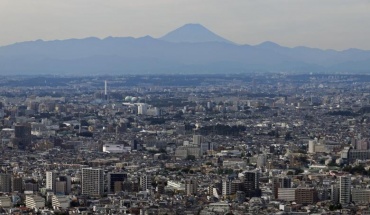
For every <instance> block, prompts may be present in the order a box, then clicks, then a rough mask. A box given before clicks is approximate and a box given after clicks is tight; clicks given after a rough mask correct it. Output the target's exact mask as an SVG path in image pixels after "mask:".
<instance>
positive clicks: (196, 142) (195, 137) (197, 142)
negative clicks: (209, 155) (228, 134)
mask: <svg viewBox="0 0 370 215" xmlns="http://www.w3.org/2000/svg"><path fill="white" fill-rule="evenodd" d="M203 142H204V137H203V136H202V135H193V144H194V145H198V146H199V145H200V144H201V143H203Z"/></svg>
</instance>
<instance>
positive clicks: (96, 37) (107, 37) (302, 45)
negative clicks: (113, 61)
mask: <svg viewBox="0 0 370 215" xmlns="http://www.w3.org/2000/svg"><path fill="white" fill-rule="evenodd" d="M190 24H195V25H201V26H203V27H205V28H207V26H204V25H202V24H201V23H185V24H184V25H182V26H179V27H178V28H175V29H172V30H170V31H169V32H172V31H174V30H177V29H179V28H181V27H183V26H186V25H190ZM207 29H208V28H207ZM208 30H210V31H212V29H208ZM169 32H166V33H164V34H163V35H161V36H159V37H154V36H152V35H149V34H147V35H144V36H137V37H135V36H105V37H99V36H93V35H92V36H87V37H81V38H75V37H71V38H64V39H60V38H55V39H42V38H39V39H35V40H25V41H18V42H14V43H11V44H5V45H1V44H0V47H5V46H11V45H14V44H19V43H25V42H36V41H42V42H53V41H65V40H84V39H88V38H95V39H99V40H105V39H109V38H134V39H140V38H145V37H148V36H149V37H151V38H153V39H160V38H161V37H163V36H165V35H167V34H168V33H169ZM212 32H213V31H212ZM218 36H220V37H223V35H218ZM223 38H224V39H227V40H229V39H228V38H225V37H223ZM230 41H231V42H233V43H234V44H235V45H239V46H243V45H250V46H258V45H261V44H265V43H274V44H277V45H279V46H282V47H287V48H297V47H307V48H313V49H320V50H324V51H328V50H333V51H345V50H350V49H358V50H363V51H370V48H369V49H362V48H355V47H350V48H346V49H332V48H328V49H325V48H320V47H311V46H307V45H305V44H301V45H297V46H286V45H283V44H280V43H278V42H276V41H269V40H266V41H262V42H260V43H256V44H251V43H245V44H240V43H237V42H235V41H232V40H230Z"/></svg>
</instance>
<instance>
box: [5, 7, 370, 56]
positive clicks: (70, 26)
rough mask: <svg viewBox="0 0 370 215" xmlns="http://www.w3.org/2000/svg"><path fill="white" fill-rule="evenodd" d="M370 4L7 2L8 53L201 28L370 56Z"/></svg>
mask: <svg viewBox="0 0 370 215" xmlns="http://www.w3.org/2000/svg"><path fill="white" fill-rule="evenodd" d="M369 8H370V2H369V1H366V0H355V1H345V0H326V1H321V0H300V1H292V0H279V1H276V0H265V1H255V0H234V1H231V2H225V1H223V0H202V1H196V0H186V1H185V0H178V1H169V0H157V1H150V0H140V1H121V0H111V1H102V0H74V1H49V0H32V1H28V0H18V1H14V0H3V1H0V26H1V38H0V46H5V45H10V44H14V43H17V42H24V41H35V40H38V39H42V40H44V41H50V40H65V39H70V38H77V39H78V38H86V37H97V38H106V37H108V36H112V37H128V36H131V37H134V38H138V37H143V36H146V35H151V36H152V37H153V38H158V37H161V36H163V35H165V34H166V33H168V32H170V31H172V30H174V29H176V28H178V27H180V26H182V25H184V24H186V23H199V24H202V25H203V26H205V27H207V28H208V29H210V30H211V31H212V32H214V33H216V34H218V35H221V36H222V37H224V38H226V39H227V40H230V41H233V42H235V43H237V44H249V45H256V44H260V43H262V42H265V41H272V42H274V43H277V44H280V45H281V46H285V47H296V46H306V47H312V48H319V49H323V50H327V49H333V50H346V49H350V48H356V49H362V50H370V43H369V39H368V38H369V36H370V22H366V20H370V13H369Z"/></svg>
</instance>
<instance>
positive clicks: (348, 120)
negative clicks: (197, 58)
mask: <svg viewBox="0 0 370 215" xmlns="http://www.w3.org/2000/svg"><path fill="white" fill-rule="evenodd" d="M369 82H370V76H368V75H348V74H295V75H293V74H284V73H269V74H236V75H216V74H214V75H140V76H135V75H130V76H129V75H127V76H79V77H73V76H68V77H67V76H7V77H2V78H1V80H0V85H1V87H0V102H1V103H0V117H1V123H0V126H1V133H0V137H1V160H0V163H1V170H0V195H1V196H0V214H134V215H157V214H158V215H165V214H168V215H170V214H179V215H182V214H184V215H190V214H200V215H219V214H235V215H237V214H370V210H369V203H370V163H369V160H370V140H369V136H370V132H369V128H370V126H369V123H370V84H369Z"/></svg>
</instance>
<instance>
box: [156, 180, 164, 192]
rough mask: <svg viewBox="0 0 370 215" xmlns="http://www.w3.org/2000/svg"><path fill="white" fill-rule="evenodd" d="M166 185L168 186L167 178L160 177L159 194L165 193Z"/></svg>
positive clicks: (158, 182) (158, 183)
mask: <svg viewBox="0 0 370 215" xmlns="http://www.w3.org/2000/svg"><path fill="white" fill-rule="evenodd" d="M165 187H166V180H165V179H159V180H158V181H157V192H158V193H159V194H164V193H165Z"/></svg>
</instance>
